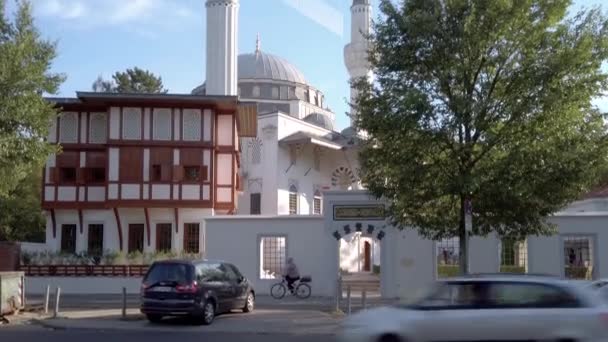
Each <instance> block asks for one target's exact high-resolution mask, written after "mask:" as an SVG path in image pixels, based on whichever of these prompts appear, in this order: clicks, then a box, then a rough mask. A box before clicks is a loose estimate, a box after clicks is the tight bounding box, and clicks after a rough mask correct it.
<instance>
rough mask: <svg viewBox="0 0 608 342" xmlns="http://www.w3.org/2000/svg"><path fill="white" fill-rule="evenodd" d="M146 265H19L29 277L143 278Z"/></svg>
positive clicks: (146, 268)
mask: <svg viewBox="0 0 608 342" xmlns="http://www.w3.org/2000/svg"><path fill="white" fill-rule="evenodd" d="M148 268H149V266H148V265H21V271H23V272H25V275H26V276H29V277H143V276H144V275H145V274H146V272H147V271H148Z"/></svg>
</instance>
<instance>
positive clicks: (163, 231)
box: [156, 223, 172, 252]
mask: <svg viewBox="0 0 608 342" xmlns="http://www.w3.org/2000/svg"><path fill="white" fill-rule="evenodd" d="M171 235H172V234H171V223H159V224H157V225H156V250H157V251H159V252H168V251H171Z"/></svg>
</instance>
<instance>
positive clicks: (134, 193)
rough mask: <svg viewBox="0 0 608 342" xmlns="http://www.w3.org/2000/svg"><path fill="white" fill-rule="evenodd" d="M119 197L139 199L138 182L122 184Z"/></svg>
mask: <svg viewBox="0 0 608 342" xmlns="http://www.w3.org/2000/svg"><path fill="white" fill-rule="evenodd" d="M121 186H122V189H121V197H122V199H128V200H133V199H139V197H140V196H139V195H140V193H141V189H140V188H141V186H140V185H139V184H122V185H121Z"/></svg>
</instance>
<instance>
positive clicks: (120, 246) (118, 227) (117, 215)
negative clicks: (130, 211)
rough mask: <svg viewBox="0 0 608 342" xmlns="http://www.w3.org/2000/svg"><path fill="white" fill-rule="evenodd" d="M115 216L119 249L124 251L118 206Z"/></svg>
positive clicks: (115, 209)
mask: <svg viewBox="0 0 608 342" xmlns="http://www.w3.org/2000/svg"><path fill="white" fill-rule="evenodd" d="M114 217H116V227H117V229H118V247H119V249H118V250H120V251H122V224H121V223H120V215H119V214H118V208H114Z"/></svg>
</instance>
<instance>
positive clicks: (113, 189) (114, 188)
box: [108, 184, 118, 199]
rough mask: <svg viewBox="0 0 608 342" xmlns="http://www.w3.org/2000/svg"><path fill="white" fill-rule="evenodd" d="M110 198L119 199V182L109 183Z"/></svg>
mask: <svg viewBox="0 0 608 342" xmlns="http://www.w3.org/2000/svg"><path fill="white" fill-rule="evenodd" d="M108 199H118V184H108Z"/></svg>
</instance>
